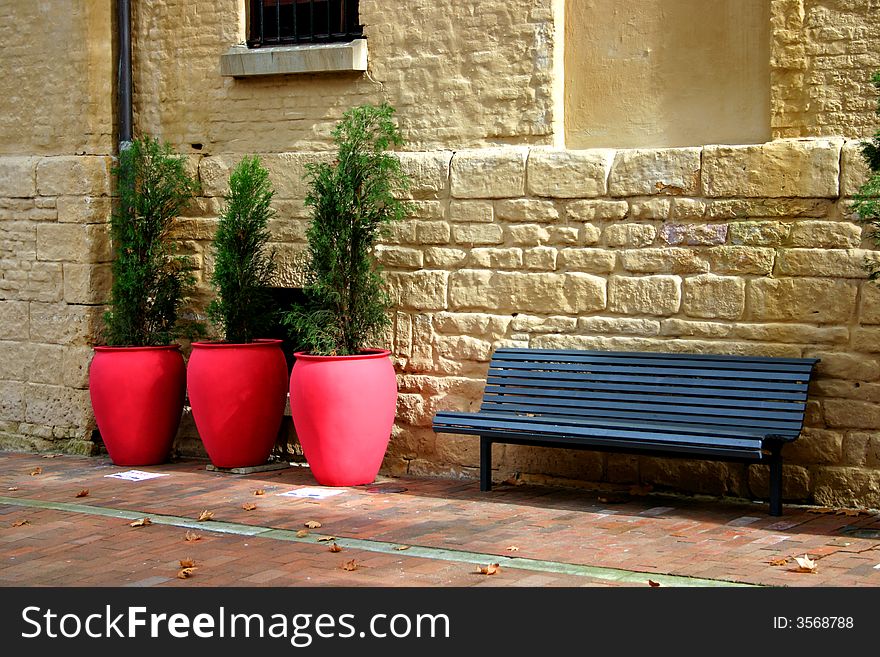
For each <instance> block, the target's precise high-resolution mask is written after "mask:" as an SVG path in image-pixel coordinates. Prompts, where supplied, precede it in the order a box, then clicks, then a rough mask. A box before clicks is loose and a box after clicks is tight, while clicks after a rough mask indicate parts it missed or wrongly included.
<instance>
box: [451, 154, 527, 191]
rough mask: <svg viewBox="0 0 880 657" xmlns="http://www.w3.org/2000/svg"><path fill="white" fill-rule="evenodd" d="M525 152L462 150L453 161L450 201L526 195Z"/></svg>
mask: <svg viewBox="0 0 880 657" xmlns="http://www.w3.org/2000/svg"><path fill="white" fill-rule="evenodd" d="M527 153H528V151H527V150H525V149H514V148H482V149H479V150H462V151H458V152H456V153H455V155H454V156H453V157H452V196H453V198H510V197H517V196H522V195H523V194H524V192H525V174H526V155H527Z"/></svg>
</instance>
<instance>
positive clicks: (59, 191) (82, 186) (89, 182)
mask: <svg viewBox="0 0 880 657" xmlns="http://www.w3.org/2000/svg"><path fill="white" fill-rule="evenodd" d="M37 192H38V193H39V194H41V195H42V196H61V195H64V194H72V195H82V196H107V195H108V194H109V193H110V158H109V157H97V156H62V157H44V158H41V159H40V160H39V161H38V162H37Z"/></svg>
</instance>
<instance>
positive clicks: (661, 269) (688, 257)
mask: <svg viewBox="0 0 880 657" xmlns="http://www.w3.org/2000/svg"><path fill="white" fill-rule="evenodd" d="M704 253H705V252H703V251H700V252H697V251H694V250H692V249H679V248H665V249H659V248H658V249H632V250H626V251H620V252H619V258H620V264H621V266H622V267H623V268H624V269H625V270H626V271H631V272H634V273H638V274H654V273H671V274H699V273H703V272H707V271H709V263H708V262H707V261H706V260H705V259H704V258H703V254H704Z"/></svg>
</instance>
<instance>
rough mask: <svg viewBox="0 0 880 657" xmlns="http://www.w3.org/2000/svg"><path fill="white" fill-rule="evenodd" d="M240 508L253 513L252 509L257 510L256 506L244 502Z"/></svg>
mask: <svg viewBox="0 0 880 657" xmlns="http://www.w3.org/2000/svg"><path fill="white" fill-rule="evenodd" d="M241 508H242V509H244V510H245V511H253V510H254V509H256V508H257V505H256V504H254V503H252V502H245V503H244V504H242V505H241Z"/></svg>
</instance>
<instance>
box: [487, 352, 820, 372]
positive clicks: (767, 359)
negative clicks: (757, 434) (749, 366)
mask: <svg viewBox="0 0 880 657" xmlns="http://www.w3.org/2000/svg"><path fill="white" fill-rule="evenodd" d="M518 354H527V355H529V356H535V357H543V356H574V357H578V356H602V357H605V358H611V359H614V358H627V357H632V356H635V357H637V358H651V359H657V360H661V361H662V360H666V359H667V358H685V359H687V360H706V361H708V360H713V361H714V360H717V361H736V362H738V363H789V364H795V365H803V366H805V367H806V366H809V364H810V363H811V362H813V363H815V362H817V359H811V358H777V357H775V356H733V355H729V354H686V353H675V354H670V353H667V352H660V351H656V352H655V351H595V350H589V349H583V350H581V349H523V348H521V347H501V348H499V349H496V350H495V352H494V353H493V355H492V357H493V359H494V358H496V357H497V358H504V357H506V356H509V355H518Z"/></svg>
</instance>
